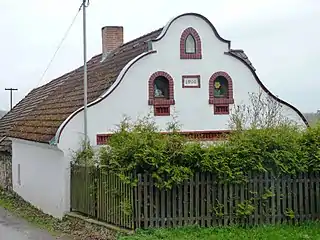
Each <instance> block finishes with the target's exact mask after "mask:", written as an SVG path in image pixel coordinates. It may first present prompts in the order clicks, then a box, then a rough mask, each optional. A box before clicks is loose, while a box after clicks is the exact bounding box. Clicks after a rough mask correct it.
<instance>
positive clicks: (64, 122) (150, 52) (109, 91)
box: [51, 50, 157, 145]
mask: <svg viewBox="0 0 320 240" xmlns="http://www.w3.org/2000/svg"><path fill="white" fill-rule="evenodd" d="M156 52H157V51H155V50H151V51H148V52H143V53H142V54H140V55H138V56H137V57H135V58H134V59H132V60H131V61H129V62H128V63H127V65H126V66H125V67H124V68H123V69H122V70H121V72H120V73H119V75H118V77H117V79H116V81H115V82H114V83H113V84H112V85H111V87H110V88H109V89H108V90H107V91H106V92H105V93H104V94H102V95H101V96H100V97H99V98H97V99H96V100H95V101H93V102H91V103H89V104H88V107H91V106H93V105H95V104H97V103H99V102H101V101H102V100H103V99H105V98H106V97H108V96H109V95H110V94H111V93H112V92H113V91H114V90H115V89H116V88H117V87H118V86H119V84H120V83H121V82H122V80H123V78H124V76H125V75H126V73H127V72H128V70H129V69H130V68H131V67H132V66H133V65H134V64H135V63H136V62H137V61H139V60H140V59H141V58H143V57H145V56H148V55H150V54H153V53H156ZM83 109H84V106H82V107H80V108H79V109H77V110H76V111H74V112H73V113H71V114H70V115H69V117H68V118H67V119H66V120H64V121H63V123H62V124H61V125H60V126H59V128H58V130H57V132H56V134H55V137H54V141H53V142H54V143H53V142H51V143H52V144H53V145H57V144H58V143H59V141H60V136H61V134H62V131H63V130H64V128H65V126H66V125H67V124H68V122H70V120H71V119H72V118H73V117H75V116H76V115H77V114H78V113H79V112H81V111H82V110H83Z"/></svg>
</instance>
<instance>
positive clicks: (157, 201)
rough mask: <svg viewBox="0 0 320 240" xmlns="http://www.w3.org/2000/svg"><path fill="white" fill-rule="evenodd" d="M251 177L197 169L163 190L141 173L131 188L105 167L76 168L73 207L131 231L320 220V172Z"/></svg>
mask: <svg viewBox="0 0 320 240" xmlns="http://www.w3.org/2000/svg"><path fill="white" fill-rule="evenodd" d="M86 174H87V178H86ZM85 179H86V182H87V183H85ZM248 179H249V181H248V182H247V183H246V184H227V183H222V182H219V181H217V179H216V177H215V176H214V175H213V174H208V173H197V174H195V175H194V177H192V178H191V179H190V180H188V181H185V182H184V183H183V184H181V185H179V186H175V187H173V188H172V189H171V190H159V189H158V188H156V187H155V185H154V183H153V180H152V178H151V177H150V175H147V174H145V175H138V184H137V186H136V187H129V186H128V185H126V184H124V183H123V182H122V181H121V180H120V179H118V177H116V175H115V174H112V173H106V172H104V171H103V170H102V169H100V168H87V169H86V168H85V167H79V166H73V167H72V177H71V196H72V201H71V206H72V207H71V208H72V209H71V210H72V211H76V212H80V213H82V214H86V215H88V216H90V217H92V218H95V219H98V220H100V221H104V222H107V223H109V224H113V225H115V226H119V227H123V228H128V229H136V228H149V227H175V226H185V225H193V224H198V225H200V226H217V225H220V226H223V225H230V224H243V225H255V224H275V223H288V224H292V223H297V222H301V221H305V220H319V219H320V174H319V173H318V172H317V173H305V174H299V175H298V176H283V177H280V178H276V177H274V176H272V175H271V174H269V173H265V174H262V175H261V174H260V175H254V174H249V176H248Z"/></svg>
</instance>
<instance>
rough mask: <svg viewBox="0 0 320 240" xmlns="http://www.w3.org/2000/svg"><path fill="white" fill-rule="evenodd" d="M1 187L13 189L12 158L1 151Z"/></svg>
mask: <svg viewBox="0 0 320 240" xmlns="http://www.w3.org/2000/svg"><path fill="white" fill-rule="evenodd" d="M0 187H1V188H4V189H8V190H12V158H11V156H10V155H8V154H2V153H1V152H0Z"/></svg>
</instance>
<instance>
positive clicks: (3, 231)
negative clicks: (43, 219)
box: [0, 207, 70, 240]
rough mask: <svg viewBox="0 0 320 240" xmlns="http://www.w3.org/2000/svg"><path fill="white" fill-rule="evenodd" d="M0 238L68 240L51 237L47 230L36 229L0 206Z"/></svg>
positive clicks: (14, 239) (5, 239)
mask: <svg viewBox="0 0 320 240" xmlns="http://www.w3.org/2000/svg"><path fill="white" fill-rule="evenodd" d="M0 239H1V240H54V239H61V240H70V239H69V238H60V237H53V236H52V235H50V234H49V233H48V232H46V231H44V230H41V229H38V228H36V227H34V226H32V225H30V224H29V223H28V222H26V221H25V220H23V219H19V218H17V217H15V216H13V215H12V214H10V213H9V212H8V211H7V210H5V209H3V208H1V207H0Z"/></svg>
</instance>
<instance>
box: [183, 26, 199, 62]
mask: <svg viewBox="0 0 320 240" xmlns="http://www.w3.org/2000/svg"><path fill="white" fill-rule="evenodd" d="M189 35H191V36H192V37H193V38H194V40H195V41H196V52H195V53H186V39H187V37H188V36H189ZM201 58H202V49H201V39H200V36H199V34H198V32H197V31H196V30H195V29H194V28H192V27H189V28H187V29H185V30H184V31H183V33H182V34H181V37H180V59H201Z"/></svg>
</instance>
